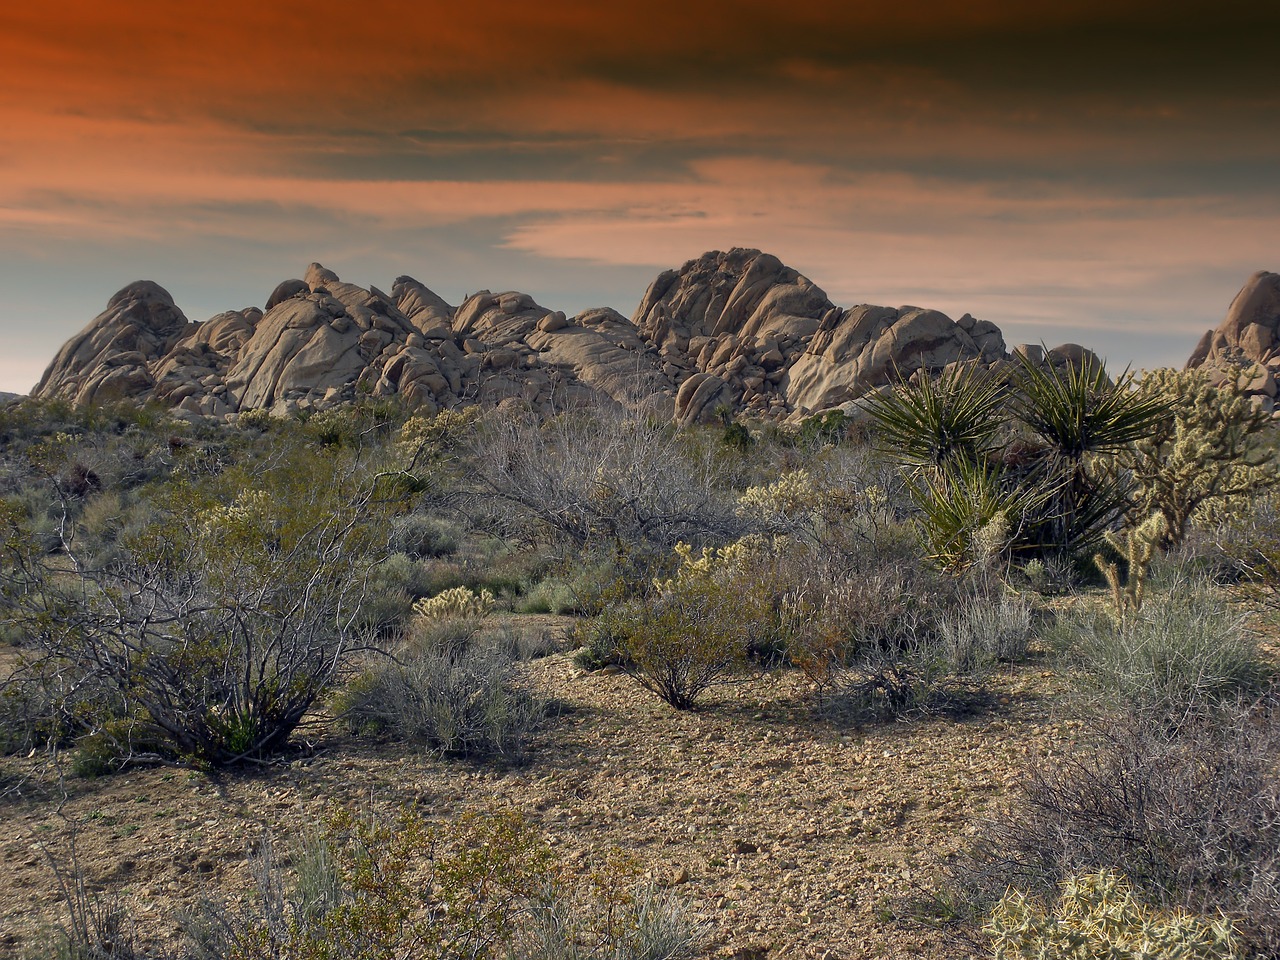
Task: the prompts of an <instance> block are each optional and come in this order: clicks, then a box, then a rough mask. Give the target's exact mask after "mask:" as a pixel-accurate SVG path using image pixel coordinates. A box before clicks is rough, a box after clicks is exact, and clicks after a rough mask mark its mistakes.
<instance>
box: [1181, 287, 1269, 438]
mask: <svg viewBox="0 0 1280 960" xmlns="http://www.w3.org/2000/svg"><path fill="white" fill-rule="evenodd" d="M1187 367H1188V368H1189V369H1190V368H1195V367H1203V368H1205V370H1206V371H1207V372H1208V373H1209V375H1210V377H1212V378H1213V379H1215V380H1216V381H1218V382H1223V381H1226V380H1235V381H1236V382H1237V383H1238V384H1239V386H1240V387H1241V388H1242V389H1243V390H1245V391H1246V392H1247V393H1249V394H1250V395H1252V396H1253V397H1254V403H1255V404H1256V405H1257V406H1259V407H1261V408H1262V409H1264V410H1265V411H1266V412H1268V413H1274V412H1275V409H1276V405H1275V398H1276V392H1277V384H1278V383H1280V274H1277V273H1269V272H1267V271H1266V270H1259V271H1258V272H1257V273H1255V274H1254V275H1253V276H1251V277H1250V278H1249V279H1248V280H1247V281H1245V284H1244V286H1243V287H1241V288H1240V292H1239V293H1237V294H1236V296H1235V299H1234V300H1232V301H1231V306H1230V307H1228V308H1227V315H1226V316H1225V317H1224V318H1223V320H1222V322H1221V323H1220V324H1218V326H1217V328H1216V329H1213V330H1206V331H1205V334H1204V336H1203V337H1201V338H1200V342H1199V343H1198V344H1196V348H1195V350H1194V351H1192V354H1191V357H1190V359H1188V360H1187Z"/></svg>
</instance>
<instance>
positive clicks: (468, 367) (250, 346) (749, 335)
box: [32, 248, 1083, 423]
mask: <svg viewBox="0 0 1280 960" xmlns="http://www.w3.org/2000/svg"><path fill="white" fill-rule="evenodd" d="M1018 349H1022V348H1015V350H1018ZM1027 349H1028V350H1030V351H1031V352H1032V353H1035V352H1037V351H1038V350H1039V348H1027ZM1082 350H1083V348H1080V347H1077V346H1075V345H1064V346H1063V347H1060V348H1055V349H1054V350H1052V351H1050V352H1049V354H1050V359H1056V360H1058V361H1063V360H1066V359H1068V358H1070V357H1072V356H1075V355H1077V354H1078V353H1080V351H1082ZM960 362H972V363H978V364H983V365H998V364H1000V363H1004V362H1008V354H1007V353H1006V352H1005V344H1004V339H1003V337H1002V335H1001V333H1000V330H999V329H998V328H997V327H996V326H995V325H994V324H992V323H988V322H986V321H982V320H975V319H974V318H973V317H970V316H969V315H968V314H966V315H965V316H963V317H961V318H960V320H959V321H953V320H951V318H949V317H947V316H946V315H945V314H942V313H939V312H938V311H936V310H927V309H921V308H918V307H900V308H896V309H895V308H891V307H878V306H873V305H870V304H860V305H858V306H855V307H851V308H849V309H842V308H840V307H838V306H836V305H835V304H833V303H832V302H831V301H830V300H829V299H828V298H827V295H826V294H825V293H824V292H823V291H822V290H821V289H820V288H819V287H818V286H816V285H815V284H814V283H813V282H812V281H811V280H809V279H808V278H807V277H805V276H803V275H802V274H800V273H798V272H797V271H796V270H794V269H793V268H791V267H788V266H786V265H785V264H783V263H782V262H781V261H780V260H778V259H777V258H776V257H774V256H771V255H770V254H767V253H761V252H760V251H758V250H748V249H741V248H734V249H732V250H729V251H728V252H720V251H712V252H710V253H706V254H704V255H702V256H701V257H698V258H696V259H694V260H690V261H689V262H687V263H686V264H684V265H683V266H682V267H680V268H679V269H678V270H667V271H664V272H663V273H661V274H659V275H658V277H657V278H656V279H655V280H654V281H653V283H652V284H650V286H649V288H648V290H647V291H646V293H645V295H644V297H643V298H642V300H641V302H640V304H639V305H638V306H637V308H636V310H635V313H634V314H633V316H632V317H631V319H630V320H628V319H627V318H626V317H624V316H623V315H622V314H620V313H618V312H617V311H616V310H613V309H611V308H607V307H600V308H594V309H590V310H586V311H583V312H582V313H580V314H578V315H577V316H575V317H567V316H566V315H565V314H564V313H563V312H560V311H554V310H552V309H550V308H547V307H544V306H541V305H540V304H538V303H536V302H535V301H534V300H533V298H532V297H530V296H529V295H528V294H524V293H519V292H515V291H509V292H504V293H491V292H489V291H488V290H481V291H480V292H478V293H475V294H473V295H471V296H470V297H468V298H466V300H464V301H463V302H462V303H461V304H460V305H458V306H456V307H455V306H453V305H452V304H449V303H447V302H446V301H445V300H444V299H443V298H441V297H440V296H439V295H437V294H436V293H434V292H433V291H432V290H430V289H429V288H428V287H427V286H425V285H424V284H422V283H420V282H419V281H417V280H415V279H413V278H412V277H398V278H397V279H396V280H395V282H394V283H393V284H392V286H391V293H390V294H387V293H383V292H382V291H381V290H379V289H378V288H377V287H369V288H367V289H366V288H363V287H359V286H356V285H355V284H351V283H344V282H343V281H341V280H340V279H339V277H338V275H337V274H336V273H334V272H333V271H332V270H329V269H327V268H325V267H323V266H321V265H320V264H318V263H313V264H311V265H310V266H309V267H308V268H307V270H306V271H305V272H304V275H303V277H302V278H301V279H289V280H284V281H283V282H281V283H280V284H278V285H277V286H276V288H275V289H274V290H273V291H272V292H271V293H270V294H269V295H268V297H267V298H266V301H265V304H264V307H263V308H262V309H259V308H258V307H245V308H242V309H239V310H229V311H227V312H225V313H221V314H218V315H217V316H215V317H212V318H210V319H209V320H205V321H203V322H199V323H195V322H191V321H189V320H188V319H187V318H186V316H185V315H184V314H183V313H182V311H181V310H180V309H179V308H178V307H177V305H176V304H175V303H174V301H173V298H172V297H171V296H170V295H169V293H168V291H166V290H165V289H164V288H163V287H161V286H159V285H158V284H156V283H154V282H152V281H149V280H143V281H137V282H135V283H131V284H129V285H128V286H126V287H125V288H123V289H122V290H120V291H119V292H118V293H116V294H115V296H113V297H112V298H111V299H110V301H109V302H108V304H107V309H106V310H105V311H103V312H102V313H101V314H99V315H98V316H97V317H96V318H95V319H94V320H93V321H91V322H90V323H89V325H88V326H87V327H86V328H85V329H84V330H83V331H81V332H80V333H79V334H77V335H76V336H75V337H72V338H71V339H70V340H69V341H67V343H66V344H65V345H64V346H63V347H62V349H61V350H59V351H58V354H57V356H56V357H55V358H54V360H53V362H52V363H51V364H50V365H49V368H48V370H46V371H45V374H44V376H43V377H42V378H41V380H40V382H39V384H37V385H36V387H35V388H34V389H33V391H32V396H35V397H40V398H55V397H57V398H62V399H65V400H68V401H70V402H72V403H75V404H91V403H103V402H109V401H114V400H122V399H129V400H135V401H138V402H145V401H154V402H157V403H161V404H163V405H165V406H168V407H170V408H171V409H172V410H173V411H174V413H175V414H176V415H178V416H181V417H187V418H199V417H206V418H215V419H228V420H229V419H233V418H234V417H235V416H236V415H238V414H239V413H240V412H242V411H247V410H258V409H264V410H269V411H271V412H272V413H274V414H277V415H289V414H293V413H297V412H299V411H302V410H307V409H322V408H325V407H328V406H333V405H337V404H341V403H346V402H349V401H352V400H354V399H355V398H356V396H357V394H360V393H367V394H369V395H371V396H374V397H399V398H401V399H402V400H403V401H404V402H405V403H406V404H408V405H410V406H413V407H416V408H421V409H423V410H425V411H426V412H428V413H430V412H434V411H436V410H439V409H442V408H451V407H460V406H469V405H475V404H480V405H486V406H496V405H499V404H503V403H518V404H525V405H528V406H530V407H532V408H534V409H536V410H538V411H540V412H546V413H550V412H553V411H555V410H562V409H565V408H566V407H567V406H572V405H573V404H575V403H578V402H582V401H586V400H590V399H599V398H608V399H610V400H612V401H616V402H619V403H624V404H628V405H635V404H645V405H648V406H649V407H650V408H651V409H653V410H654V411H655V412H656V413H658V414H659V415H661V416H664V417H671V418H674V419H675V420H676V421H677V422H679V423H691V422H700V421H707V420H709V419H712V418H714V417H716V416H718V415H721V414H723V413H725V412H728V413H730V414H733V415H737V414H740V413H746V414H748V415H751V416H756V417H761V418H769V419H774V420H783V419H786V418H789V417H791V418H794V417H796V416H802V415H807V414H811V413H814V412H818V411H821V410H824V409H829V408H831V407H834V406H837V405H840V404H844V403H847V402H849V401H852V400H855V399H857V398H858V397H860V396H861V395H863V394H864V393H866V392H868V391H869V390H874V389H877V388H879V387H881V386H883V385H884V384H886V383H888V382H889V381H890V379H891V378H892V377H895V376H902V375H911V374H913V373H914V372H915V371H917V370H921V369H923V370H926V371H928V372H930V373H936V372H938V371H940V370H942V369H944V368H946V367H947V366H949V365H951V364H954V363H960Z"/></svg>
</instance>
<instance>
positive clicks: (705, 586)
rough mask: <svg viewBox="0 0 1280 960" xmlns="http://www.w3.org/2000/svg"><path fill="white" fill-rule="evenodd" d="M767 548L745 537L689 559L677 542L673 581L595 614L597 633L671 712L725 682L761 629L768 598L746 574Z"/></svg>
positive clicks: (761, 539)
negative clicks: (600, 634) (646, 595)
mask: <svg viewBox="0 0 1280 960" xmlns="http://www.w3.org/2000/svg"><path fill="white" fill-rule="evenodd" d="M767 544H768V539H767V538H764V537H751V538H744V539H743V540H740V541H737V542H735V543H731V544H729V545H728V546H725V547H720V548H712V547H707V548H704V549H703V550H702V552H701V553H700V554H697V555H695V554H694V552H693V548H692V547H690V546H689V545H688V544H686V543H681V544H679V545H678V546H677V547H676V555H677V557H678V558H679V561H680V562H679V566H678V568H677V569H676V571H675V575H674V576H672V577H670V578H666V579H659V580H656V581H654V584H653V592H652V594H651V596H649V597H646V598H640V599H633V600H628V601H625V602H623V603H621V604H619V605H618V606H616V607H614V608H612V609H610V610H607V611H605V612H604V613H603V614H601V616H600V617H599V618H598V619H597V628H598V630H600V631H603V632H604V633H605V634H607V635H608V637H609V640H610V642H611V644H612V645H613V647H614V648H615V650H616V652H617V660H618V661H619V662H620V663H621V665H622V668H623V669H624V670H625V671H626V672H627V673H628V675H629V676H631V677H633V678H634V679H635V680H636V681H637V682H638V683H640V685H641V686H643V687H645V688H646V689H647V690H650V691H651V692H653V693H654V694H656V695H657V696H658V697H660V698H661V699H663V700H665V701H666V702H667V703H669V704H671V706H673V707H675V708H676V709H678V710H686V709H689V708H690V707H692V706H693V705H694V702H695V700H696V699H697V698H698V697H699V696H700V695H701V694H702V693H703V692H704V691H705V690H706V689H707V688H708V687H710V686H712V685H714V684H716V683H720V682H722V681H724V680H725V679H726V678H727V677H728V676H729V675H730V674H731V673H732V672H733V670H734V668H735V667H736V666H738V665H739V664H741V663H742V662H744V661H745V660H746V658H747V654H748V652H749V651H750V649H751V648H752V646H753V644H754V643H755V642H756V641H757V640H758V638H759V636H760V634H761V632H762V630H763V629H764V628H765V627H766V625H767V623H768V618H769V612H770V604H769V598H768V597H767V595H766V594H765V592H764V590H763V589H761V588H760V587H759V585H758V584H755V585H753V583H752V577H751V575H750V574H749V572H748V571H749V570H750V568H751V566H752V564H753V562H754V561H755V560H757V559H758V558H759V557H761V556H762V554H763V553H764V551H766V550H767V549H768V548H767Z"/></svg>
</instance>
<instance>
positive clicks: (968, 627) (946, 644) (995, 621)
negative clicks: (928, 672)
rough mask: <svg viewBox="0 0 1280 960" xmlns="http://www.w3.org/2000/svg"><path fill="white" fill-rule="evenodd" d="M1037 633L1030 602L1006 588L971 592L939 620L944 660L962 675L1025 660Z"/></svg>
mask: <svg viewBox="0 0 1280 960" xmlns="http://www.w3.org/2000/svg"><path fill="white" fill-rule="evenodd" d="M1034 635H1035V629H1034V625H1033V620H1032V613H1031V604H1030V603H1029V602H1028V601H1027V599H1026V598H1025V597H1021V596H1018V595H1017V594H1014V593H1009V592H1005V591H1001V592H999V593H998V594H997V595H995V596H990V595H988V594H985V593H979V592H973V593H970V594H968V595H967V596H965V597H964V598H963V599H962V600H961V601H960V602H959V604H958V605H957V606H956V607H955V608H954V609H953V610H951V611H948V612H947V613H945V614H944V615H943V616H942V617H940V619H939V621H938V644H939V646H940V647H941V649H942V653H941V657H942V660H943V662H944V663H945V664H946V666H947V667H948V669H950V670H952V671H955V672H956V673H959V674H972V673H975V672H976V671H980V670H982V669H984V668H985V667H988V666H990V665H991V664H993V663H998V662H1003V663H1016V662H1017V661H1019V660H1022V659H1023V658H1024V657H1025V656H1026V655H1027V648H1028V647H1029V646H1030V643H1031V640H1032V638H1033V636H1034Z"/></svg>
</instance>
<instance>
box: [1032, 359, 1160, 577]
mask: <svg viewBox="0 0 1280 960" xmlns="http://www.w3.org/2000/svg"><path fill="white" fill-rule="evenodd" d="M1019 362H1020V363H1021V367H1022V368H1021V371H1020V372H1019V375H1018V377H1017V381H1016V386H1017V389H1018V397H1017V399H1016V401H1015V407H1014V410H1015V414H1016V416H1017V417H1018V419H1019V420H1021V421H1022V423H1023V424H1025V425H1026V427H1027V429H1028V430H1030V432H1031V434H1032V435H1033V437H1034V438H1035V440H1036V442H1037V443H1038V444H1039V445H1040V448H1041V450H1040V457H1039V462H1038V472H1039V474H1040V476H1039V478H1038V480H1037V482H1039V483H1040V484H1042V485H1043V487H1044V488H1045V489H1051V490H1053V494H1052V497H1051V498H1050V499H1049V501H1048V507H1049V509H1048V512H1047V513H1046V514H1045V516H1044V519H1043V524H1042V532H1041V540H1042V542H1043V543H1044V545H1045V546H1047V547H1049V548H1052V549H1057V550H1059V551H1061V552H1063V553H1067V554H1072V555H1075V554H1078V553H1079V552H1081V551H1083V550H1086V549H1088V548H1090V547H1092V546H1093V545H1094V544H1096V543H1097V542H1098V540H1099V539H1100V538H1101V536H1102V534H1103V532H1104V531H1105V530H1106V529H1107V527H1109V526H1110V525H1111V524H1112V523H1113V522H1114V521H1115V520H1116V519H1117V518H1118V517H1119V516H1120V515H1121V514H1122V513H1124V511H1125V509H1126V508H1127V507H1128V505H1129V500H1128V497H1127V491H1126V488H1125V484H1124V483H1123V480H1122V477H1121V475H1120V473H1119V472H1117V471H1116V470H1115V457H1116V455H1117V454H1119V453H1121V452H1122V451H1124V450H1125V449H1126V447H1127V446H1128V445H1129V444H1132V443H1136V442H1138V441H1140V440H1143V439H1144V438H1146V437H1148V436H1150V434H1151V433H1152V431H1153V430H1154V429H1155V428H1156V425H1157V424H1158V423H1159V422H1160V420H1161V419H1162V418H1164V417H1166V416H1167V415H1168V411H1169V407H1170V402H1169V400H1168V399H1167V398H1165V397H1163V396H1153V395H1151V394H1149V393H1146V392H1143V391H1139V390H1137V389H1135V378H1134V376H1133V374H1131V373H1130V372H1129V371H1128V370H1127V369H1126V370H1125V371H1124V372H1123V373H1121V375H1120V376H1119V377H1118V378H1117V379H1116V380H1115V381H1114V382H1113V381H1112V380H1111V378H1110V377H1109V376H1108V375H1107V371H1106V368H1105V367H1104V366H1103V365H1102V364H1100V363H1079V364H1067V365H1066V366H1065V367H1063V368H1061V369H1059V368H1057V367H1054V366H1051V365H1046V366H1041V365H1038V364H1036V363H1033V362H1032V361H1031V360H1029V359H1027V358H1026V357H1024V356H1021V355H1020V356H1019Z"/></svg>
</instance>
